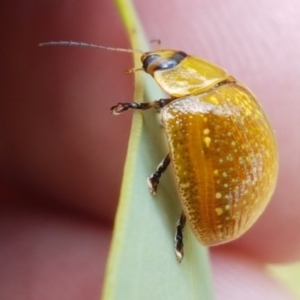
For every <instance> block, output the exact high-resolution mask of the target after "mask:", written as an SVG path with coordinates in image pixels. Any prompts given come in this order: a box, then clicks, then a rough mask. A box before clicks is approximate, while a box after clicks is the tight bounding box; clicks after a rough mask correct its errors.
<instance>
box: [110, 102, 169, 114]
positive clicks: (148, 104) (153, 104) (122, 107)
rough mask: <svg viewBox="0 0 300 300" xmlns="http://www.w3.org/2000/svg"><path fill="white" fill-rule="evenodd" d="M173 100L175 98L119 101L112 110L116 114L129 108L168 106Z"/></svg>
mask: <svg viewBox="0 0 300 300" xmlns="http://www.w3.org/2000/svg"><path fill="white" fill-rule="evenodd" d="M172 100H174V99H160V100H157V101H153V102H143V103H137V102H128V103H118V104H117V105H114V106H113V107H111V109H110V110H111V112H112V113H113V114H114V115H119V114H121V113H122V112H124V111H126V110H128V109H141V110H146V109H150V108H156V109H160V108H163V107H164V106H166V105H167V104H168V103H170V102H171V101H172Z"/></svg>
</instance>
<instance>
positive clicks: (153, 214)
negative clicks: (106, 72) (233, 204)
mask: <svg viewBox="0 0 300 300" xmlns="http://www.w3.org/2000/svg"><path fill="white" fill-rule="evenodd" d="M116 3H117V6H118V8H119V11H120V14H121V16H122V18H123V21H124V24H125V26H126V28H127V31H128V34H129V36H130V39H131V42H132V47H133V48H138V49H143V50H146V49H148V44H147V42H146V38H145V35H144V34H143V32H142V28H141V25H140V23H139V21H138V18H137V16H136V14H135V11H134V8H133V6H132V3H131V2H130V1H124V0H123V1H122V0H119V1H116ZM136 63H137V64H139V65H140V63H139V57H136ZM135 84H136V91H135V101H138V102H139V101H142V100H143V99H144V98H146V99H147V100H149V101H153V100H154V99H159V98H162V97H164V95H162V94H161V91H159V88H158V87H157V85H155V82H154V80H153V79H152V78H150V76H149V75H148V77H146V76H145V75H144V74H141V72H138V73H137V75H136V81H135ZM158 117H159V115H158V114H157V113H156V112H155V111H154V110H149V111H145V112H142V113H141V112H134V115H133V124H132V130H131V135H130V141H129V148H128V153H127V159H126V165H125V170H124V177H123V183H122V189H121V196H120V202H119V206H118V211H117V216H116V220H115V227H114V233H113V241H112V245H111V251H110V255H109V261H108V265H107V270H106V277H105V284H104V292H103V298H102V299H104V300H112V299H113V300H116V299H120V300H121V299H122V300H123V299H130V300H135V299H138V300H140V299H143V300H147V299H149V300H153V299H164V300H165V299H166V300H168V299H172V300H177V299H185V300H186V299H205V300H210V299H213V288H212V283H211V274H210V267H209V258H208V252H207V249H206V248H204V247H202V246H201V245H200V244H199V242H198V241H197V240H196V239H195V237H194V235H193V234H192V233H191V231H190V229H189V227H188V225H187V226H186V228H185V230H184V243H185V257H184V259H183V262H182V263H181V264H179V263H178V262H177V260H176V258H175V254H174V234H175V226H176V222H177V220H178V218H179V216H180V213H181V207H180V201H179V199H178V195H177V191H176V186H175V184H174V179H173V177H172V172H171V171H172V170H171V169H172V168H169V169H168V170H167V171H166V172H165V174H163V176H162V178H161V181H160V185H159V188H158V192H157V195H156V196H155V197H152V196H151V195H150V192H149V190H148V187H147V183H146V179H147V177H148V176H149V175H150V174H152V173H153V172H154V171H155V168H156V166H157V165H158V164H159V163H160V161H161V160H162V159H163V158H164V157H165V156H166V154H167V153H168V150H167V147H166V144H165V139H164V134H163V129H162V127H161V125H160V122H159V118H158ZM112 122H113V120H112Z"/></svg>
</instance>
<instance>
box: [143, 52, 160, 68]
mask: <svg viewBox="0 0 300 300" xmlns="http://www.w3.org/2000/svg"><path fill="white" fill-rule="evenodd" d="M158 59H159V55H158V54H151V55H149V56H147V58H146V59H145V60H144V61H143V68H144V69H145V70H147V68H148V66H149V65H150V64H151V63H153V62H154V61H157V60H158Z"/></svg>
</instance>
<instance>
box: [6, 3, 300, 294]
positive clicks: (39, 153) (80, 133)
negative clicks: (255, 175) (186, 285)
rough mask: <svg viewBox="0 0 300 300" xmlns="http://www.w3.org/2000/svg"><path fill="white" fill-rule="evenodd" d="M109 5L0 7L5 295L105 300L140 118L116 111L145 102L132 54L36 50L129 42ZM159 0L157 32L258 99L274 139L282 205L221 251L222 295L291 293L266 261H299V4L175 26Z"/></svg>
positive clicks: (182, 20)
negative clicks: (129, 149) (68, 43)
mask: <svg viewBox="0 0 300 300" xmlns="http://www.w3.org/2000/svg"><path fill="white" fill-rule="evenodd" d="M106 2H107V3H101V1H93V0H91V1H88V2H84V1H81V2H80V1H76V2H74V1H72V2H71V1H64V2H62V3H61V4H57V3H56V2H53V4H48V3H47V2H45V3H41V2H40V1H26V2H24V1H16V0H15V1H10V2H5V3H4V4H3V3H1V8H0V14H1V20H2V26H1V27H0V30H1V36H2V39H1V40H2V42H3V43H2V47H1V60H2V61H1V66H2V67H1V99H0V105H1V107H0V122H1V123H0V142H1V144H0V164H1V165H0V166H1V168H0V176H1V210H0V212H1V217H0V224H1V225H0V238H1V243H0V244H1V248H0V261H1V270H0V298H1V299H99V293H100V291H101V283H102V280H103V273H104V267H105V262H106V258H107V254H108V249H109V243H110V238H111V232H112V224H113V219H114V214H115V209H116V205H117V199H118V191H119V187H120V183H121V174H122V169H123V164H124V159H125V153H126V146H127V140H128V133H129V128H130V120H131V116H130V113H129V114H124V115H122V116H120V117H118V118H114V117H113V116H111V114H110V112H109V107H111V106H112V105H114V104H115V103H116V102H128V101H131V100H133V99H132V97H133V81H132V78H131V77H130V76H124V74H123V72H122V71H123V70H125V69H128V68H130V67H131V66H132V60H131V57H130V55H127V54H116V53H113V52H105V51H102V52H101V51H97V50H94V49H89V50H87V49H79V48H77V49H72V50H73V51H70V49H67V48H57V49H53V48H52V49H46V48H45V49H41V48H38V47H37V44H38V43H39V42H42V41H48V40H62V39H66V40H79V41H87V42H89V41H90V42H93V43H101V44H103V45H111V46H120V47H124V48H126V47H129V44H128V40H127V38H126V33H125V31H124V29H123V27H122V24H121V21H120V20H119V18H118V15H117V12H116V10H115V8H114V6H113V4H111V3H110V1H106ZM148 2H150V3H148ZM148 2H147V4H146V3H145V2H144V1H141V0H140V1H136V5H137V10H138V12H139V14H140V17H141V20H142V21H143V24H144V26H145V29H146V32H147V34H148V36H149V38H150V39H151V38H160V39H161V40H162V41H163V45H165V46H166V47H168V48H176V49H181V50H185V51H187V52H189V53H191V54H196V55H198V56H200V55H201V56H202V57H205V58H206V59H209V60H212V61H214V62H215V63H217V64H219V65H221V66H222V67H224V68H225V69H227V70H228V71H229V72H230V73H231V74H233V75H234V76H235V77H236V78H239V79H240V80H241V81H242V82H244V83H246V85H247V86H249V87H251V90H252V91H253V92H255V94H256V95H257V96H258V97H259V99H260V101H261V103H262V105H263V106H264V108H265V111H266V113H267V114H268V116H269V118H270V121H271V123H272V125H273V128H274V130H275V131H276V136H277V140H278V145H279V152H280V175H279V181H278V186H277V190H276V193H275V195H274V197H273V199H272V202H271V204H270V205H269V206H268V208H267V210H266V212H265V213H264V214H263V216H262V217H261V218H260V220H259V221H258V222H257V223H256V224H255V226H254V227H253V228H252V229H251V230H250V231H249V232H248V233H246V234H245V235H244V236H243V237H242V238H240V239H239V240H237V241H235V242H233V243H230V244H228V245H224V246H220V247H217V248H213V249H212V250H211V254H212V266H213V276H214V283H215V290H216V293H217V296H218V298H220V297H221V299H239V295H243V299H248V298H249V299H250V298H251V299H254V298H255V299H265V298H266V297H269V298H270V299H293V298H292V296H291V295H290V294H289V292H287V291H285V290H284V288H282V287H281V286H279V284H277V283H276V282H275V281H273V280H272V279H271V278H270V277H269V276H268V275H267V274H266V273H265V271H264V266H265V264H266V263H270V262H273V263H274V262H280V263H287V262H292V261H296V260H299V259H300V238H299V226H300V201H298V200H299V194H300V185H299V184H297V182H298V178H299V176H298V170H299V169H300V159H299V150H300V139H299V138H298V136H299V133H298V128H299V125H300V124H299V123H300V122H299V114H300V104H299V103H300V102H299V101H298V97H299V87H298V86H299V85H298V78H299V77H300V63H299V60H298V57H299V51H300V40H299V38H298V32H299V26H300V19H299V17H298V16H299V13H300V4H299V3H298V2H297V1H296V0H293V1H292V0H291V1H289V2H288V3H287V4H285V5H284V6H283V5H282V3H281V2H279V1H272V2H271V1H266V2H264V3H262V2H260V1H258V0H257V1H243V4H241V3H240V2H239V1H238V0H234V1H231V2H229V3H228V2H226V3H225V2H224V1H218V0H214V1H203V5H202V4H201V3H200V2H199V1H196V0H192V1H189V4H188V5H184V7H183V5H182V3H183V2H182V1H179V0H178V1H173V2H172V14H171V15H172V17H171V18H170V17H169V16H170V7H169V6H168V4H167V2H159V1H148ZM103 24H105V26H102V25H103ZM183 24H184V26H183ZM108 28H109V33H108ZM116 84H117V88H116ZM103 145H105V147H103ZM236 282H238V284H236ZM253 295H254V296H253ZM274 295H276V297H277V298H275V297H274Z"/></svg>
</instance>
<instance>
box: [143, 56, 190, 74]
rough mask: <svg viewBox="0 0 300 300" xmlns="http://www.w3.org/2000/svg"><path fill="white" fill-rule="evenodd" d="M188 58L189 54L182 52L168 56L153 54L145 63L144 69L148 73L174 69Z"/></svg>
mask: <svg viewBox="0 0 300 300" xmlns="http://www.w3.org/2000/svg"><path fill="white" fill-rule="evenodd" d="M186 56H187V54H186V53H184V52H182V51H176V52H175V51H174V52H173V54H172V55H168V56H163V55H158V54H151V55H149V56H147V57H146V59H145V60H144V61H143V68H144V70H146V72H148V73H151V72H153V71H156V70H167V69H172V68H174V67H176V66H178V65H179V64H180V62H181V61H182V60H183V59H184V58H185V57H186Z"/></svg>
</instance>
